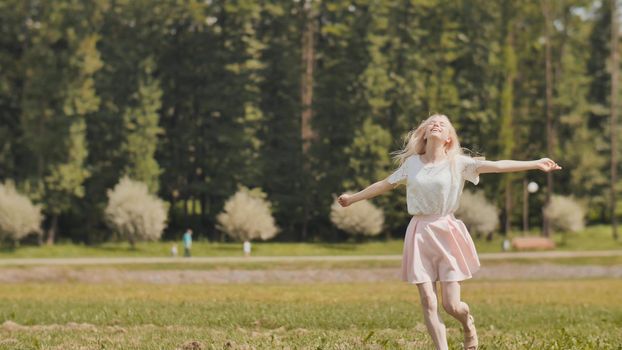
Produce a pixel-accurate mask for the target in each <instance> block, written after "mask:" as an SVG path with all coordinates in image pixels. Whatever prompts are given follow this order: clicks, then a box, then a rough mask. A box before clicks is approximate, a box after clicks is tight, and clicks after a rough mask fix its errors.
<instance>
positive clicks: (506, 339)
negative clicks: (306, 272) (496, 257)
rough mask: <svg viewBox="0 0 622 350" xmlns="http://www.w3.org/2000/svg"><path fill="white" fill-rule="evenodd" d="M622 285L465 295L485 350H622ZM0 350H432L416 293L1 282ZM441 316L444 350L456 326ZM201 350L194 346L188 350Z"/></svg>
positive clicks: (504, 285)
mask: <svg viewBox="0 0 622 350" xmlns="http://www.w3.org/2000/svg"><path fill="white" fill-rule="evenodd" d="M621 289H622V281H620V280H573V281H529V282H526V281H514V282H490V281H489V282H478V281H469V282H466V283H464V285H463V298H464V300H465V301H466V302H468V303H469V304H470V306H471V309H472V311H473V313H474V315H475V317H476V322H477V325H478V330H479V335H480V343H481V347H480V349H538V350H539V349H564V350H569V349H622V345H620V344H622V293H620V290H621ZM0 300H2V303H0V316H1V319H2V322H4V323H3V324H2V326H0V349H7V350H8V349H192V348H193V347H192V346H191V345H192V342H197V344H200V346H201V347H200V348H202V349H252V348H256V349H429V348H432V345H431V342H430V340H429V336H428V335H427V333H426V330H425V327H424V325H423V323H422V320H423V319H422V314H421V312H420V310H419V308H420V307H419V301H418V296H417V293H416V287H414V286H411V285H407V284H402V283H384V284H370V283H352V284H314V285H313V286H310V285H307V284H280V285H271V284H258V285H247V284H232V285H212V286H205V285H151V284H150V285H146V284H118V285H115V284H110V285H97V284H72V283H65V284H61V283H46V284H32V283H19V284H5V285H2V286H0ZM443 315H444V320H445V323H446V324H447V326H448V337H449V342H450V349H460V343H461V333H460V329H459V326H458V323H457V322H456V321H455V320H453V319H451V318H450V316H447V315H446V314H443ZM195 348H199V347H195Z"/></svg>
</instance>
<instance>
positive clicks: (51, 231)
mask: <svg viewBox="0 0 622 350" xmlns="http://www.w3.org/2000/svg"><path fill="white" fill-rule="evenodd" d="M57 231H58V214H52V222H51V223H50V229H49V230H48V238H47V240H46V242H45V243H46V244H47V245H54V240H55V239H56V232H57Z"/></svg>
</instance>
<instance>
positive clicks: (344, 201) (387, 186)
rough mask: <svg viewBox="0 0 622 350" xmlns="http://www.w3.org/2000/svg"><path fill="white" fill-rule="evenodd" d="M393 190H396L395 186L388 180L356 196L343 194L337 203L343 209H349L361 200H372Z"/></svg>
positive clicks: (379, 182) (373, 185) (375, 184)
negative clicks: (349, 206) (348, 207)
mask: <svg viewBox="0 0 622 350" xmlns="http://www.w3.org/2000/svg"><path fill="white" fill-rule="evenodd" d="M393 188H395V185H394V184H391V183H389V181H387V179H384V180H380V181H378V182H376V183H374V184H371V185H369V186H367V187H366V188H365V189H364V190H362V191H359V192H357V193H355V194H342V195H341V196H339V198H337V201H338V202H339V204H341V206H342V207H347V206H348V205H350V204H352V203H355V202H358V201H360V200H363V199H370V198H373V197H376V196H378V195H381V194H383V193H385V192H387V191H389V190H392V189H393Z"/></svg>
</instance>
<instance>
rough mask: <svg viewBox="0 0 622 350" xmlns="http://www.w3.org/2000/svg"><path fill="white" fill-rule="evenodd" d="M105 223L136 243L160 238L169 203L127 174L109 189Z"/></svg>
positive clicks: (164, 225) (131, 242)
mask: <svg viewBox="0 0 622 350" xmlns="http://www.w3.org/2000/svg"><path fill="white" fill-rule="evenodd" d="M105 216H106V222H107V223H108V225H109V226H110V227H111V228H112V229H113V230H115V231H116V232H118V233H119V234H120V235H121V236H122V237H124V238H126V239H128V240H129V242H130V244H131V245H132V246H133V245H134V243H135V242H137V241H141V240H147V241H155V240H158V239H160V237H161V236H162V232H163V231H164V228H165V227H166V220H167V206H166V203H165V202H164V201H162V200H161V199H159V198H158V197H156V196H154V195H152V194H150V193H149V190H148V189H147V185H146V184H144V183H142V182H138V181H133V180H131V179H129V178H128V177H124V178H122V179H121V181H119V183H118V184H117V185H116V186H115V187H114V188H113V189H112V190H108V206H107V207H106V210H105Z"/></svg>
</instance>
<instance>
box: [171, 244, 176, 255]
mask: <svg viewBox="0 0 622 350" xmlns="http://www.w3.org/2000/svg"><path fill="white" fill-rule="evenodd" d="M171 256H172V257H176V256H177V244H173V246H172V247H171Z"/></svg>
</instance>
